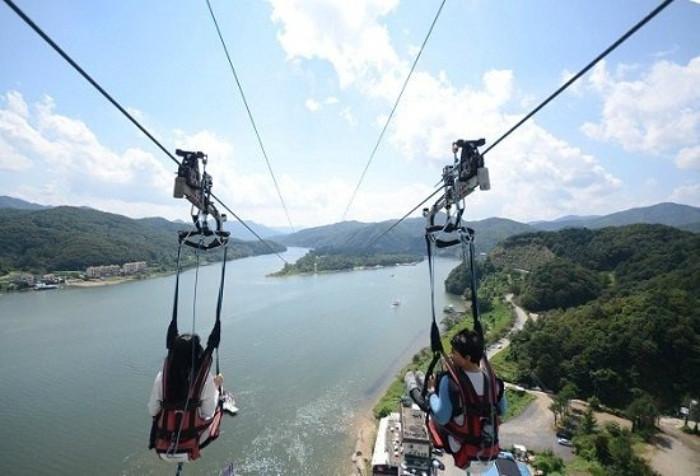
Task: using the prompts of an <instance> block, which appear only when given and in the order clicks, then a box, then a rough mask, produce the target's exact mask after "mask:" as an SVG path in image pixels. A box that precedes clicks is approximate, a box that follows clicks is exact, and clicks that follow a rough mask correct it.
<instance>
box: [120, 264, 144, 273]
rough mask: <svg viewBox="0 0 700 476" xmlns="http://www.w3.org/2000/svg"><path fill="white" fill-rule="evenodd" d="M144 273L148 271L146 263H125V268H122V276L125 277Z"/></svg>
mask: <svg viewBox="0 0 700 476" xmlns="http://www.w3.org/2000/svg"><path fill="white" fill-rule="evenodd" d="M144 271H146V262H145V261H134V262H132V263H124V266H122V274H124V275H129V274H137V273H142V272H144Z"/></svg>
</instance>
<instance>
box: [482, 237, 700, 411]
mask: <svg viewBox="0 0 700 476" xmlns="http://www.w3.org/2000/svg"><path fill="white" fill-rule="evenodd" d="M492 255H497V256H498V257H499V261H497V262H496V263H491V265H493V266H494V267H495V269H496V270H497V271H507V270H508V269H513V268H516V267H517V268H521V269H527V270H529V273H526V274H525V278H524V284H523V285H522V286H521V292H520V296H519V299H520V302H521V303H522V304H523V305H524V306H525V307H527V308H529V309H530V310H545V311H547V310H548V312H545V314H544V315H541V317H540V319H539V320H537V321H536V322H530V323H528V324H527V325H526V327H525V329H524V330H523V331H522V332H520V333H519V334H517V335H516V336H515V337H514V339H513V341H512V346H511V350H510V355H509V359H510V360H511V361H512V362H513V363H514V364H515V365H516V366H517V369H518V370H517V372H516V373H517V379H518V380H520V381H522V382H526V383H530V384H537V385H540V386H542V387H543V388H547V389H551V390H554V391H557V390H559V389H561V388H562V387H563V385H565V384H566V383H567V382H571V383H574V384H575V385H576V387H577V388H578V391H579V395H578V396H579V397H582V398H587V397H590V396H593V395H595V396H596V397H598V398H599V399H600V400H601V401H602V402H603V403H605V404H608V405H611V406H615V407H618V408H625V406H626V405H628V404H629V403H630V402H631V401H632V400H633V399H635V398H638V397H639V396H640V395H643V394H649V395H651V396H652V398H653V399H654V401H655V402H656V403H657V404H658V405H659V406H660V407H661V408H665V409H669V408H671V407H674V406H676V405H678V404H679V403H680V401H681V399H682V398H683V397H684V396H685V395H695V396H697V395H700V236H698V235H697V234H693V233H690V232H685V231H682V230H679V229H676V228H672V227H668V226H663V225H629V226H624V227H609V228H604V229H600V230H589V229H566V230H562V231H559V232H538V233H530V234H525V235H520V236H517V237H511V238H509V239H507V240H505V241H504V243H502V245H501V246H499V247H498V248H497V249H496V250H494V251H493V252H492Z"/></svg>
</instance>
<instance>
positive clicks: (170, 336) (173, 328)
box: [165, 240, 182, 350]
mask: <svg viewBox="0 0 700 476" xmlns="http://www.w3.org/2000/svg"><path fill="white" fill-rule="evenodd" d="M181 256H182V240H180V242H179V244H178V247H177V268H176V271H175V297H174V298H173V315H172V317H171V319H170V325H169V326H168V333H167V335H166V338H165V347H166V348H167V349H168V350H171V349H172V348H173V345H174V344H175V339H177V335H178V330H177V303H178V297H179V294H180V258H181Z"/></svg>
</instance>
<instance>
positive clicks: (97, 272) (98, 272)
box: [85, 264, 122, 279]
mask: <svg viewBox="0 0 700 476" xmlns="http://www.w3.org/2000/svg"><path fill="white" fill-rule="evenodd" d="M121 270H122V269H121V267H120V266H119V265H117V264H111V265H107V266H90V267H88V269H86V270H85V275H86V276H87V277H88V278H91V279H98V278H107V277H109V276H118V275H119V274H121Z"/></svg>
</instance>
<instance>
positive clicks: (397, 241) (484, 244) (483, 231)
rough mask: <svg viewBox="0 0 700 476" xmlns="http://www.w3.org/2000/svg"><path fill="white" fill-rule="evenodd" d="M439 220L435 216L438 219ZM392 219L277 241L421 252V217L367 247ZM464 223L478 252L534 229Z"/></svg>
mask: <svg viewBox="0 0 700 476" xmlns="http://www.w3.org/2000/svg"><path fill="white" fill-rule="evenodd" d="M438 222H439V220H438ZM392 223H393V220H388V221H384V222H379V223H362V222H357V221H347V222H341V223H335V224H333V225H325V226H320V227H316V228H308V229H306V230H302V231H299V232H297V233H293V234H291V235H287V236H284V237H280V238H278V240H279V241H280V242H281V243H284V244H286V245H291V246H303V247H307V248H314V249H317V250H321V251H322V250H333V251H334V252H338V251H339V250H342V251H345V252H347V253H349V254H356V253H408V254H415V253H418V254H423V253H424V252H425V239H424V237H423V236H424V233H425V219H423V218H409V219H407V220H404V221H403V222H401V223H400V224H399V225H398V226H397V227H396V228H394V230H392V231H391V232H390V233H388V234H387V235H386V236H384V237H383V238H382V239H381V240H379V241H377V242H376V243H374V244H373V245H372V247H371V248H367V244H368V243H370V242H372V240H374V239H375V238H376V237H377V236H379V235H380V234H381V233H383V232H384V230H386V229H387V228H389V227H390V226H391V225H392ZM466 225H467V226H469V227H471V228H473V229H474V230H475V231H476V236H477V241H476V247H477V251H478V252H485V253H486V252H488V251H489V250H491V249H492V248H493V247H494V246H496V244H497V243H498V242H500V241H501V240H503V239H505V238H507V237H509V236H512V235H515V234H518V233H526V232H529V231H534V228H532V227H531V226H529V225H526V224H524V223H519V222H517V221H513V220H508V219H505V218H487V219H485V220H479V221H474V222H466Z"/></svg>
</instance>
